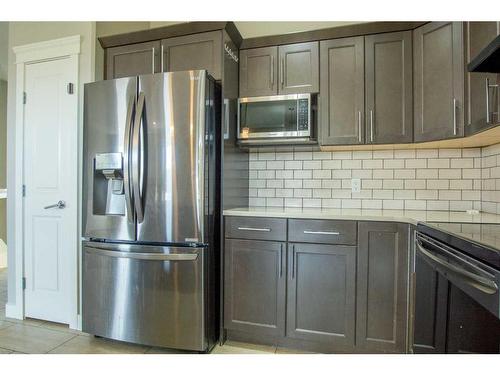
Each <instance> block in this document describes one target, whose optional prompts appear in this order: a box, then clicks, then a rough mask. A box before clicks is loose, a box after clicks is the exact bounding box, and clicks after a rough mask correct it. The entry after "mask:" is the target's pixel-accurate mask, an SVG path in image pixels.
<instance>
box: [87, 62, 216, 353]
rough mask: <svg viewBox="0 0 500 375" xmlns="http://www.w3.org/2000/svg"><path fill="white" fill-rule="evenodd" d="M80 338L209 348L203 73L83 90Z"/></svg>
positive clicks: (210, 258) (210, 95)
mask: <svg viewBox="0 0 500 375" xmlns="http://www.w3.org/2000/svg"><path fill="white" fill-rule="evenodd" d="M84 97H85V98H84V101H85V106H84V152H83V205H82V211H83V220H82V225H83V236H84V239H83V243H82V252H83V254H82V320H83V331H84V332H87V333H90V334H93V335H96V336H102V337H107V338H111V339H116V340H122V341H127V342H133V343H138V344H144V345H152V346H161V347H168V348H176V349H186V350H195V351H208V350H210V349H211V347H213V345H214V343H215V341H216V332H217V331H216V330H217V327H216V324H218V318H217V316H216V315H217V313H216V306H218V304H217V301H215V288H216V283H217V282H218V278H216V267H217V266H216V265H217V264H218V259H217V257H218V256H219V250H218V249H217V248H216V243H215V242H216V241H217V240H216V238H215V236H216V234H217V233H218V231H219V225H220V224H219V222H220V220H219V217H220V212H219V207H218V206H219V202H220V197H219V194H220V188H219V186H220V183H219V180H220V178H219V173H220V171H219V168H218V167H217V165H218V160H219V159H218V153H219V152H220V144H219V142H220V141H219V140H220V139H221V136H220V107H221V104H220V87H219V86H218V84H216V83H215V81H214V80H213V79H212V78H211V77H210V76H208V75H207V73H206V71H205V70H200V71H186V72H173V73H160V74H151V75H143V76H138V77H131V78H120V79H115V80H107V81H100V82H95V83H89V84H87V85H85V93H84Z"/></svg>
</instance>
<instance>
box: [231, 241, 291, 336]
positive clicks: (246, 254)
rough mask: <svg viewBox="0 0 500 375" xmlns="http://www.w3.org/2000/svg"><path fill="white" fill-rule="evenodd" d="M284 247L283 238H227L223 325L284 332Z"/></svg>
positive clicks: (247, 330)
mask: <svg viewBox="0 0 500 375" xmlns="http://www.w3.org/2000/svg"><path fill="white" fill-rule="evenodd" d="M285 251H286V248H285V244H284V243H283V242H275V241H257V240H233V239H226V246H225V274H224V279H225V282H224V284H225V291H224V326H225V328H226V329H231V330H235V331H239V332H244V333H251V334H259V335H265V336H284V334H285V293H286V286H285V285H286V284H285V283H286V269H285V259H286V258H285Z"/></svg>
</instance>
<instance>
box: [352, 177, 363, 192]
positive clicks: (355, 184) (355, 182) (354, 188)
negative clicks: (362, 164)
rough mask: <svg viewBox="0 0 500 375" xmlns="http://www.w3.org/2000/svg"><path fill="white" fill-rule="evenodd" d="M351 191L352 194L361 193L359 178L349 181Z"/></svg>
mask: <svg viewBox="0 0 500 375" xmlns="http://www.w3.org/2000/svg"><path fill="white" fill-rule="evenodd" d="M351 190H352V192H353V193H359V192H361V180H360V179H359V178H353V179H351Z"/></svg>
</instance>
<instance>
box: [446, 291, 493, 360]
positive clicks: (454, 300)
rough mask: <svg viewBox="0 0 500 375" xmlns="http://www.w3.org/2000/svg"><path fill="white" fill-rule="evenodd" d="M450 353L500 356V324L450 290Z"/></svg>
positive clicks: (470, 300)
mask: <svg viewBox="0 0 500 375" xmlns="http://www.w3.org/2000/svg"><path fill="white" fill-rule="evenodd" d="M449 309H450V312H449V315H448V316H449V317H448V334H447V343H446V348H447V349H446V351H447V353H475V354H491V353H500V320H498V318H497V317H495V316H494V315H493V314H491V313H490V312H489V311H488V310H486V309H485V308H484V307H482V306H481V305H480V304H478V303H477V302H476V301H474V300H473V299H472V298H470V297H469V296H468V295H467V294H465V293H464V292H462V291H461V290H460V289H458V288H457V287H455V286H454V285H453V284H451V286H450V294H449Z"/></svg>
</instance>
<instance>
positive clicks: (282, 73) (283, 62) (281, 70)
mask: <svg viewBox="0 0 500 375" xmlns="http://www.w3.org/2000/svg"><path fill="white" fill-rule="evenodd" d="M280 81H281V88H283V87H285V58H282V59H281V69H280Z"/></svg>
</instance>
